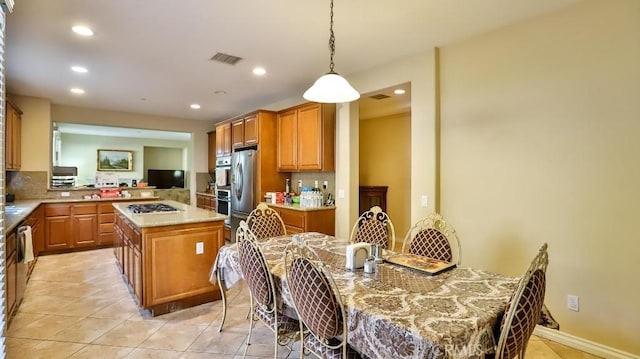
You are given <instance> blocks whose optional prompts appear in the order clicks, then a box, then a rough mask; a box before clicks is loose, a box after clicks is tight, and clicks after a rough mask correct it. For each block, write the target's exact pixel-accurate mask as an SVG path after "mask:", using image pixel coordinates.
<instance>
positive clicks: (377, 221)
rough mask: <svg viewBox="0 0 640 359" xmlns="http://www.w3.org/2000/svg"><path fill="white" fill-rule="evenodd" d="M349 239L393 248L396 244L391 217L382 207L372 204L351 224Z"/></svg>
mask: <svg viewBox="0 0 640 359" xmlns="http://www.w3.org/2000/svg"><path fill="white" fill-rule="evenodd" d="M350 239H351V242H352V243H359V242H367V243H372V244H379V245H380V246H381V247H382V248H387V249H391V250H393V249H394V248H395V245H396V232H395V230H394V228H393V223H392V222H391V219H390V218H389V216H388V215H387V214H386V213H385V212H383V211H382V208H380V207H378V206H373V207H371V209H369V210H368V211H364V212H363V213H362V214H361V215H360V217H359V218H358V220H357V221H356V223H355V224H354V225H353V228H352V229H351V236H350Z"/></svg>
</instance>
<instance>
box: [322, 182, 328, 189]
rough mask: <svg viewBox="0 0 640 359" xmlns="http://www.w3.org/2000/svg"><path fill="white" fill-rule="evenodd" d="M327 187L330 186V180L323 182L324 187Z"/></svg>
mask: <svg viewBox="0 0 640 359" xmlns="http://www.w3.org/2000/svg"><path fill="white" fill-rule="evenodd" d="M327 188H329V181H324V182H322V189H327Z"/></svg>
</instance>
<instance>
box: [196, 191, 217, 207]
mask: <svg viewBox="0 0 640 359" xmlns="http://www.w3.org/2000/svg"><path fill="white" fill-rule="evenodd" d="M196 207H198V208H202V209H206V210H209V211H214V212H215V210H216V197H215V196H213V195H206V194H200V193H196Z"/></svg>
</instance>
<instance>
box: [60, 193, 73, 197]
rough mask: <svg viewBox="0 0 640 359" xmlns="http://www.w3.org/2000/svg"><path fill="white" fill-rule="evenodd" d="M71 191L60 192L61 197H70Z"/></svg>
mask: <svg viewBox="0 0 640 359" xmlns="http://www.w3.org/2000/svg"><path fill="white" fill-rule="evenodd" d="M70 195H71V193H69V192H60V197H69V196H70Z"/></svg>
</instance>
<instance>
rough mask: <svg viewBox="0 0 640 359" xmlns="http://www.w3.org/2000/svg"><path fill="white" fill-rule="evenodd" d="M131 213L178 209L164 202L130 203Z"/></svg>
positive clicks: (173, 210)
mask: <svg viewBox="0 0 640 359" xmlns="http://www.w3.org/2000/svg"><path fill="white" fill-rule="evenodd" d="M128 208H129V210H130V211H131V213H136V214H140V213H158V212H175V211H177V210H178V209H177V208H175V207H172V206H170V205H168V204H164V203H145V204H130V205H129V206H128Z"/></svg>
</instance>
